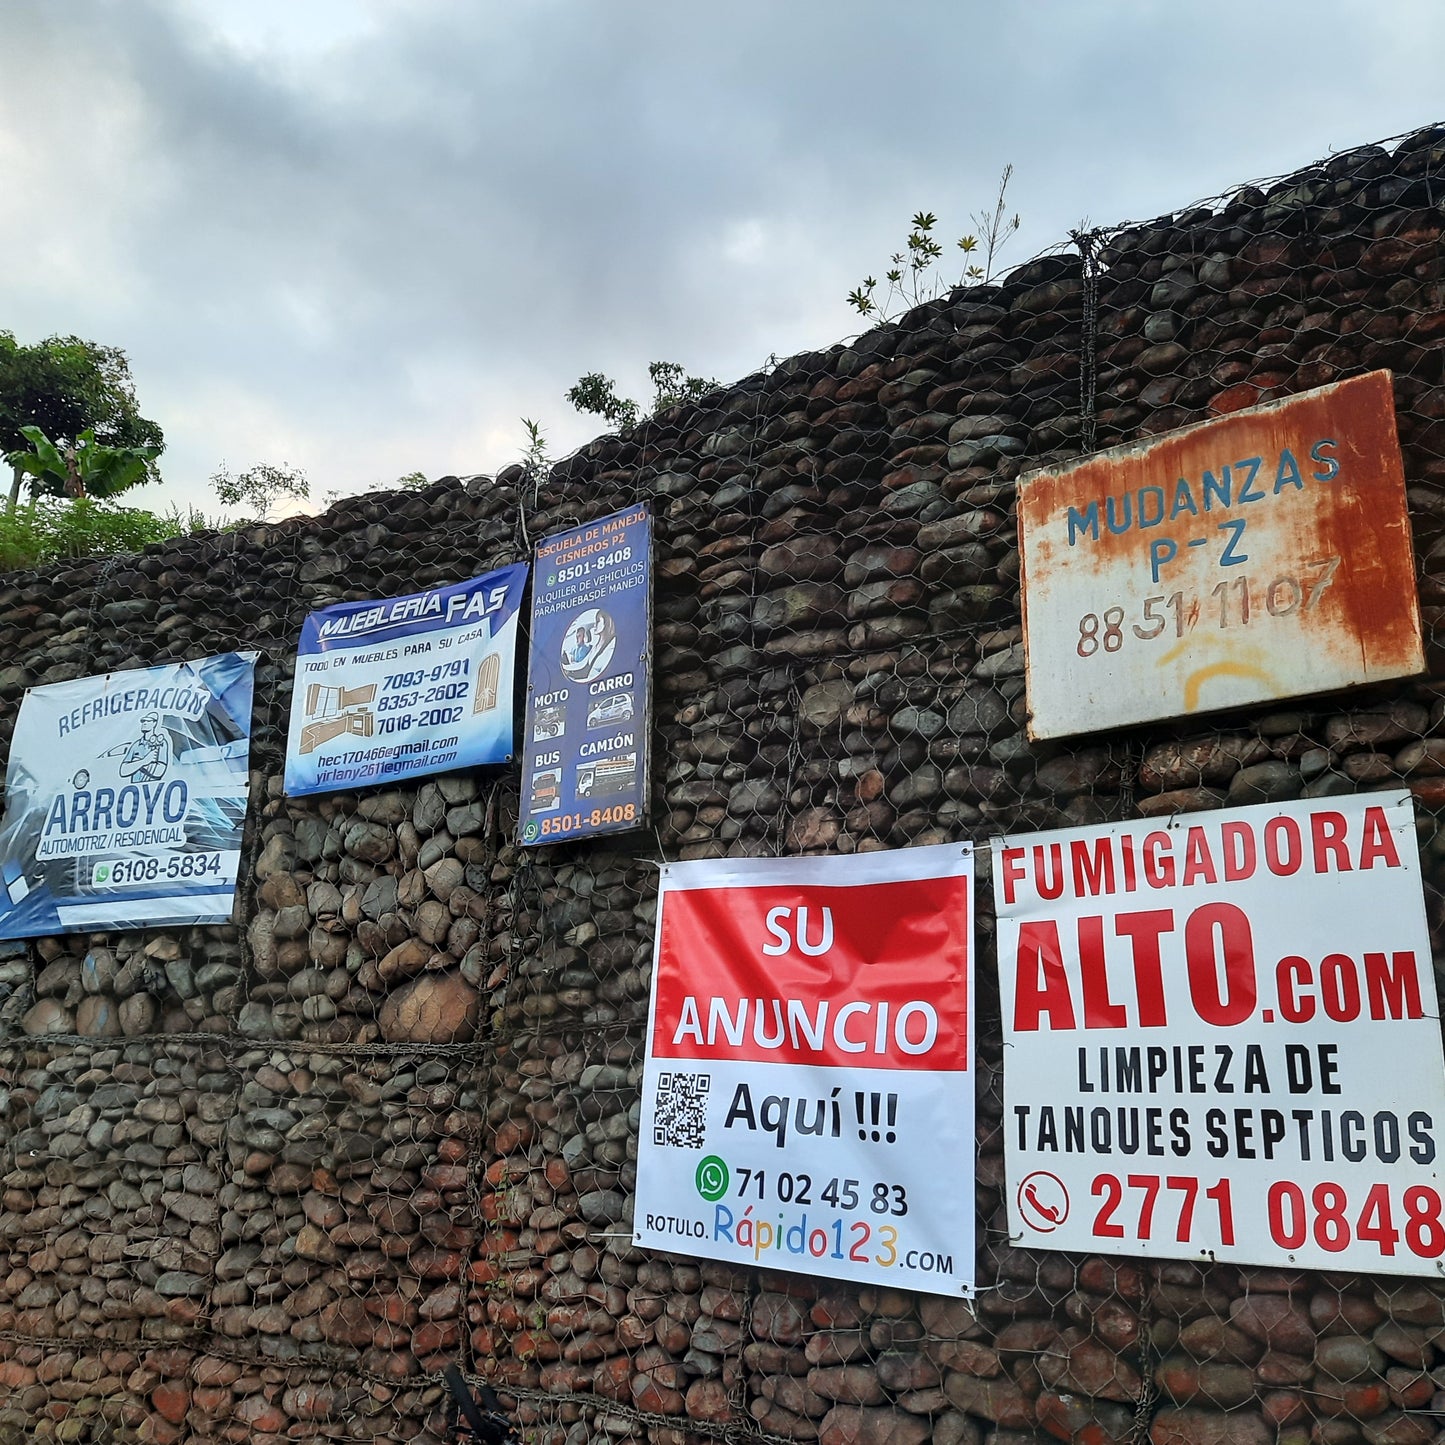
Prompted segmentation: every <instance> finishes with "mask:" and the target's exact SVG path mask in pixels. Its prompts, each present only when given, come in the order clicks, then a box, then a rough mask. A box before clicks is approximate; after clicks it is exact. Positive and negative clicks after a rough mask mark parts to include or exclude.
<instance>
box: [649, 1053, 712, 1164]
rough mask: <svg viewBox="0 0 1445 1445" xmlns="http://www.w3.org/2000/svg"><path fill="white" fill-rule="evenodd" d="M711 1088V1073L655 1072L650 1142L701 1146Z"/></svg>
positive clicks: (679, 1145) (673, 1146)
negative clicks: (655, 1085)
mask: <svg viewBox="0 0 1445 1445" xmlns="http://www.w3.org/2000/svg"><path fill="white" fill-rule="evenodd" d="M711 1088H712V1075H711V1074H679V1073H675V1072H674V1073H667V1074H659V1075H658V1076H657V1110H656V1113H655V1114H654V1115H653V1122H652V1142H653V1143H654V1144H662V1145H665V1146H668V1147H670V1148H673V1149H701V1148H702V1136H703V1129H704V1127H705V1125H706V1124H707V1095H708V1090H709V1089H711Z"/></svg>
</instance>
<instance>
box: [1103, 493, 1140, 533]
mask: <svg viewBox="0 0 1445 1445" xmlns="http://www.w3.org/2000/svg"><path fill="white" fill-rule="evenodd" d="M1122 501H1123V504H1124V520H1123V521H1122V522H1118V521H1115V519H1114V498H1113V497H1110V498H1109V499H1108V501H1106V502H1105V503H1104V525H1105V526H1107V527H1108V529H1109V530H1110V531H1111V532H1112V533H1113V534H1114V535H1115V536H1116V537H1122V536H1123V535H1124V533H1125V532H1127V531H1128V530H1129V519H1130V516H1131V514H1132V512H1133V510H1134V496H1133V493H1132V492H1125V493H1124V496H1123V498H1122Z"/></svg>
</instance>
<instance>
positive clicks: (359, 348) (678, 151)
mask: <svg viewBox="0 0 1445 1445" xmlns="http://www.w3.org/2000/svg"><path fill="white" fill-rule="evenodd" d="M1442 43H1445V7H1439V6H1437V5H1432V4H1430V3H1428V0H1398V3H1392V4H1382V5H1378V6H1375V7H1372V8H1370V9H1368V10H1367V9H1366V8H1365V7H1362V6H1359V5H1357V4H1350V3H1346V0H1316V3H1305V0H1280V3H1276V4H1274V5H1270V6H1258V5H1252V4H1251V5H1246V4H1244V3H1243V0H1220V3H1216V4H1214V5H1212V6H1210V7H1208V9H1204V8H1200V9H1197V10H1196V9H1185V8H1182V7H1177V6H1173V5H1170V4H1167V3H1162V0H1159V3H1156V0H1111V3H1098V4H1091V5H1077V4H1066V3H1063V0H1045V3H1038V4H1033V5H1030V6H1027V7H1024V6H1014V7H1008V6H998V7H990V8H988V9H984V8H983V7H980V6H975V7H966V6H963V5H959V4H957V3H949V0H919V3H915V4H913V5H910V6H909V7H908V8H907V9H906V11H905V10H897V9H893V8H886V9H885V8H884V7H883V6H881V5H877V4H871V5H870V4H864V3H858V0H855V3H849V0H827V3H825V0H788V3H786V4H778V3H774V4H772V5H768V4H765V3H762V0H741V3H738V4H736V5H735V6H734V7H733V8H732V9H731V10H730V11H729V12H727V13H726V14H722V13H719V12H714V11H711V10H707V11H704V10H701V9H693V8H689V7H679V6H675V5H671V6H669V5H664V4H661V3H653V0H647V3H642V0H618V3H615V4H611V5H608V6H606V7H603V6H602V5H600V4H595V3H594V4H585V3H581V0H536V3H534V4H532V5H529V6H515V5H514V6H500V5H496V4H462V3H459V0H410V3H403V0H310V3H298V0H74V3H70V4H67V5H65V6H57V5H54V4H52V3H46V0H10V3H9V4H8V5H6V6H5V7H4V9H3V10H0V50H3V53H5V54H6V55H7V56H10V57H12V58H13V59H16V60H18V61H19V62H20V63H18V64H16V63H12V64H11V65H10V66H8V67H7V78H6V83H5V85H4V86H3V87H0V175H3V177H4V180H5V183H6V193H7V198H8V202H9V204H8V205H7V207H6V221H5V224H4V225H3V226H0V302H3V304H0V327H3V328H8V329H10V330H13V331H14V332H15V333H16V335H17V336H18V337H19V338H20V340H21V341H24V342H32V341H36V340H39V339H40V338H42V337H44V336H48V335H51V334H55V333H59V334H67V333H76V334H79V335H81V336H84V337H88V338H90V339H93V340H96V341H99V342H103V343H107V344H111V345H116V346H120V347H123V348H124V349H125V350H126V351H127V353H128V354H129V356H130V360H131V367H132V371H133V373H134V376H135V379H136V385H137V390H138V394H139V398H140V404H141V410H142V411H143V412H144V413H145V414H146V415H147V416H149V417H152V418H154V419H155V420H156V421H157V422H159V423H160V424H161V426H162V427H163V428H164V429H165V433H166V439H167V450H166V454H165V456H164V458H163V459H162V469H163V472H164V474H165V476H166V479H167V481H166V485H165V486H164V487H162V488H148V489H145V490H144V491H142V492H137V493H134V494H133V497H134V499H135V500H136V501H137V502H139V503H141V504H142V505H147V506H152V507H158V508H164V507H167V506H169V505H171V504H179V505H187V504H189V505H197V506H200V507H202V508H203V509H205V510H207V511H210V512H215V511H216V510H218V507H217V504H216V502H215V500H214V498H213V497H212V496H211V495H210V493H209V490H208V483H207V479H208V477H209V476H210V474H211V473H212V472H214V471H215V470H216V469H217V468H218V467H219V466H220V465H221V464H222V463H223V462H225V463H226V464H228V465H229V466H230V467H231V468H232V469H233V470H240V469H243V468H245V467H247V466H249V465H252V464H254V463H256V462H259V461H268V462H272V463H277V464H289V465H294V466H300V467H303V468H304V469H305V470H306V472H307V474H308V475H309V478H310V481H311V486H312V495H313V498H315V499H317V500H320V499H321V498H322V497H323V496H324V495H325V494H326V493H328V492H332V491H340V492H342V493H348V492H354V491H358V490H364V489H366V488H368V487H374V486H383V485H389V484H391V483H392V481H393V480H394V479H395V478H397V477H398V476H401V475H403V474H405V473H408V472H412V471H416V470H421V471H423V472H425V473H426V474H427V476H428V477H437V476H441V475H445V474H447V473H460V474H467V473H472V472H491V471H495V470H497V469H499V468H501V467H503V466H506V465H507V464H509V463H510V462H512V461H515V460H517V458H518V457H519V456H520V454H521V452H522V450H523V448H524V447H525V444H526V437H525V434H524V430H523V427H522V423H521V418H522V417H524V416H526V417H532V418H535V419H536V420H538V421H540V422H541V423H542V425H543V427H544V428H545V430H546V433H547V437H548V442H549V447H550V450H551V452H552V454H553V455H554V456H562V455H565V454H566V453H567V452H569V451H570V450H572V449H573V448H575V447H576V446H578V445H580V444H581V443H583V442H584V441H586V440H587V439H588V438H589V437H591V436H593V435H595V434H596V433H597V432H599V431H601V430H604V429H605V427H604V425H603V423H602V422H601V421H600V419H599V418H596V417H584V416H579V415H578V414H576V413H575V412H573V410H572V409H571V408H570V406H569V405H568V404H567V402H566V401H565V399H564V395H563V393H564V392H565V391H566V389H567V387H568V386H570V385H571V384H572V383H573V382H574V381H575V380H576V379H577V378H578V377H579V376H580V375H581V374H582V373H584V372H588V371H601V372H605V373H607V374H608V375H610V376H613V377H615V378H616V379H617V381H618V383H619V386H620V389H621V390H622V391H623V392H624V393H625V394H627V395H630V396H633V397H636V398H638V399H639V400H645V399H646V398H647V396H648V395H649V394H650V388H649V385H648V380H647V375H646V366H647V363H648V362H649V361H654V360H669V361H677V362H680V363H681V364H682V365H683V366H684V367H685V368H686V369H687V370H688V371H689V372H692V373H696V374H699V375H702V376H706V377H715V378H717V379H718V380H719V381H724V382H727V381H731V380H734V379H736V378H738V377H740V376H743V375H745V374H747V373H748V372H750V371H752V370H754V369H755V368H756V367H757V366H759V365H760V364H762V363H763V362H764V361H765V360H766V358H767V357H768V356H769V354H770V353H775V354H777V355H780V356H786V355H790V354H792V353H794V352H796V351H799V350H804V349H810V348H817V347H826V346H828V345H831V344H832V343H833V342H835V341H837V340H839V339H841V338H843V337H845V336H849V335H852V334H855V333H856V332H858V331H859V330H860V329H863V326H862V322H861V319H860V318H859V317H858V316H857V315H856V314H855V313H854V312H852V311H850V310H849V309H848V307H847V306H846V304H845V301H844V297H845V295H846V293H847V292H848V290H850V289H851V288H852V287H853V286H854V285H856V284H857V283H858V281H859V280H860V279H861V278H862V277H863V276H865V275H867V274H870V273H871V274H872V275H874V276H881V272H882V268H883V266H884V265H885V264H886V260H887V257H888V255H889V253H891V252H892V251H894V250H896V249H898V247H899V245H900V244H901V242H902V239H903V236H904V234H905V231H906V229H907V225H908V221H909V218H910V217H911V215H912V214H913V213H914V212H915V211H917V210H920V209H922V210H931V211H934V212H936V213H937V215H938V217H939V235H940V236H941V238H942V239H943V240H944V242H945V245H946V248H947V254H946V255H945V258H944V262H943V263H942V264H943V265H945V266H948V267H950V268H951V270H952V272H953V275H954V276H955V277H956V275H957V272H958V270H959V269H960V262H961V257H960V255H959V253H958V252H957V251H956V250H953V248H952V240H953V238H954V237H956V236H957V235H959V234H960V233H961V232H963V231H965V230H969V229H972V226H971V224H970V221H969V217H970V215H971V214H972V213H974V212H977V211H979V210H981V209H986V208H988V207H990V206H991V204H992V200H993V196H994V193H995V191H996V188H997V184H998V177H999V174H1000V172H1001V171H1002V169H1003V168H1004V166H1006V165H1009V164H1012V165H1013V166H1014V179H1013V182H1012V185H1011V187H1010V191H1009V209H1010V211H1017V212H1018V213H1019V215H1020V216H1021V218H1022V228H1021V230H1020V232H1019V235H1018V236H1017V237H1016V238H1015V239H1014V240H1013V241H1012V243H1011V244H1010V245H1009V247H1008V249H1007V250H1006V251H1005V252H1004V253H1003V258H1002V261H1003V264H1002V268H1001V269H1004V270H1007V269H1008V268H1009V267H1011V266H1013V265H1016V264H1018V263H1020V262H1022V261H1025V260H1027V259H1028V258H1029V257H1031V256H1033V255H1035V254H1037V253H1038V252H1040V251H1043V250H1045V249H1048V248H1050V247H1053V246H1055V245H1057V244H1058V243H1060V242H1063V241H1065V240H1066V239H1067V235H1068V231H1069V230H1070V228H1072V227H1074V226H1076V225H1078V224H1079V223H1080V222H1081V221H1083V220H1084V219H1085V218H1087V219H1089V220H1090V221H1091V222H1092V223H1093V224H1096V225H1097V224H1111V223H1114V222H1119V221H1124V220H1149V219H1151V218H1153V217H1154V216H1157V215H1160V214H1163V213H1165V212H1168V211H1171V210H1177V209H1179V208H1181V207H1183V206H1186V205H1188V204H1190V203H1192V202H1194V201H1197V200H1199V199H1202V198H1207V197H1211V196H1214V195H1217V194H1219V193H1221V192H1224V191H1227V190H1230V189H1233V188H1234V187H1235V186H1237V185H1240V184H1243V183H1245V182H1248V181H1250V180H1253V179H1257V178H1262V177H1272V176H1275V175H1280V174H1284V173H1287V172H1289V171H1292V170H1296V169H1298V168H1300V167H1302V166H1305V165H1308V164H1309V163H1310V162H1312V161H1314V160H1317V159H1319V158H1321V157H1323V156H1325V155H1326V154H1328V153H1329V152H1331V151H1334V150H1342V149H1349V148H1351V147H1353V146H1356V145H1361V144H1365V143H1368V142H1373V141H1377V140H1382V139H1385V138H1387V137H1390V136H1393V135H1396V134H1399V133H1401V132H1404V131H1408V130H1412V129H1415V128H1417V127H1420V126H1423V125H1426V124H1429V123H1430V122H1432V121H1433V120H1435V119H1437V118H1438V117H1437V115H1435V114H1433V113H1432V110H1431V107H1432V104H1433V105H1434V107H1435V109H1436V110H1438V109H1439V106H1438V103H1432V102H1429V100H1428V96H1429V95H1430V94H1431V93H1432V90H1433V88H1435V87H1438V84H1439V81H1438V73H1439V69H1440V60H1441V57H1442Z"/></svg>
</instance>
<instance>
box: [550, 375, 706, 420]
mask: <svg viewBox="0 0 1445 1445" xmlns="http://www.w3.org/2000/svg"><path fill="white" fill-rule="evenodd" d="M647 375H648V377H649V378H650V379H651V381H652V391H653V397H652V405H651V406H650V407H649V408H648V409H647V411H646V412H644V411H643V409H642V407H641V405H640V404H639V403H638V402H635V401H633V400H632V399H631V398H630V397H625V396H619V395H618V392H617V383H616V382H615V381H613V380H612V378H611V377H610V376H604V375H603V374H602V372H600V371H589V372H588V373H587V374H586V375H585V376H581V377H578V379H577V384H576V385H575V386H573V387H571V388H569V389H568V392H567V400H568V401H570V402H571V403H572V405H573V407H574V408H576V410H578V411H581V412H591V413H592V414H593V415H594V416H600V417H601V418H602V419H603V420H604V421H606V422H608V423H610V424H611V425H612V426H615V427H616V428H617V429H618V430H619V431H626V430H627V429H628V428H629V427H634V426H636V425H637V423H638V422H640V421H645V420H646V419H647V418H648V417H653V416H656V415H657V413H658V412H660V411H666V410H667V409H668V407H671V406H676V405H677V404H678V403H679V402H685V401H697V400H698V399H699V398H700V397H704V396H706V395H707V394H708V392H710V391H712V390H713V389H714V388H715V387H716V386H717V385H718V383H717V382H716V381H713V380H710V379H708V378H705V377H701V376H689V375H688V374H687V372H686V371H685V370H684V368H683V366H682V363H681V362H677V361H654V362H651V363H650V364H649V365H648V368H647Z"/></svg>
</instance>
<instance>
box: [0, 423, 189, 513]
mask: <svg viewBox="0 0 1445 1445" xmlns="http://www.w3.org/2000/svg"><path fill="white" fill-rule="evenodd" d="M20 431H21V434H22V435H23V436H24V437H25V440H26V441H28V442H29V443H30V446H29V447H28V448H21V449H20V450H18V451H13V452H7V453H6V455H5V460H6V461H7V462H8V463H9V464H10V467H11V470H12V472H13V473H14V482H13V484H12V485H11V488H10V504H9V507H8V508H7V510H8V511H10V512H13V511H14V510H15V505H16V503H17V502H18V501H19V498H20V485H21V481H22V479H23V478H25V477H29V478H30V491H31V495H32V496H37V497H41V496H48V497H114V496H117V495H118V494H119V493H121V492H123V491H125V490H126V489H127V488H129V487H133V486H135V485H136V483H138V482H143V481H144V480H145V479H146V477H147V475H148V474H149V470H150V464H151V463H152V462H153V461H155V459H156V458H157V457H158V456H160V454H161V449H160V448H159V447H153V446H122V447H112V446H106V445H105V444H104V443H103V442H98V441H96V439H95V431H94V429H93V428H90V427H87V428H86V430H85V431H83V432H81V433H80V435H79V436H77V437H76V439H75V443H74V445H72V446H67V447H65V448H64V450H62V449H61V448H60V447H58V446H56V444H55V443H54V442H53V441H51V440H50V438H49V437H47V436H46V435H45V433H44V432H43V431H41V429H40V428H39V427H38V426H26V427H21V428H20Z"/></svg>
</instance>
